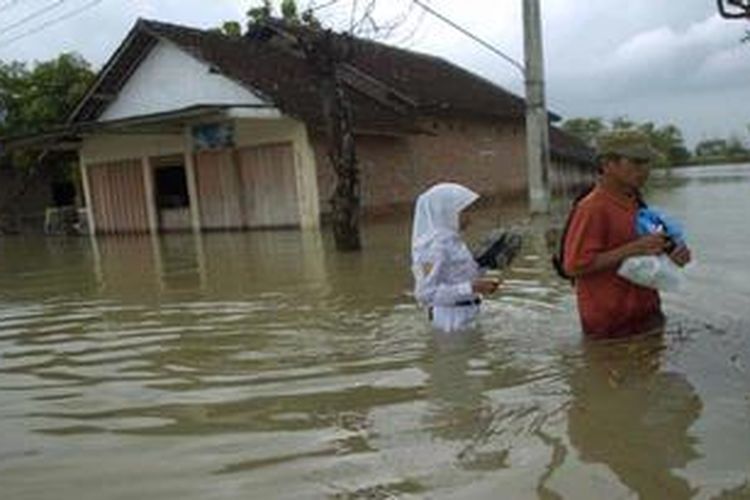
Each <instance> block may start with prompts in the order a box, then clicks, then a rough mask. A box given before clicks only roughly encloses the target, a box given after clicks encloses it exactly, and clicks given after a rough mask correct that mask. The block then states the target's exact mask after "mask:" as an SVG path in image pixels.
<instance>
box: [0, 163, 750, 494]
mask: <svg viewBox="0 0 750 500" xmlns="http://www.w3.org/2000/svg"><path fill="white" fill-rule="evenodd" d="M749 195H750V166H727V167H710V168H691V169H683V170H679V171H675V172H674V173H673V174H672V175H668V176H665V175H658V176H657V178H655V179H654V180H653V182H652V189H651V190H650V192H649V198H650V200H651V201H652V202H653V203H654V204H656V205H659V206H661V207H663V208H665V209H667V210H668V211H669V212H670V213H672V214H673V215H674V216H676V217H678V218H679V219H681V220H682V221H683V222H684V224H685V226H686V230H687V235H688V240H689V242H690V244H691V246H692V248H693V252H694V256H695V262H694V264H693V265H692V266H691V267H689V268H688V269H687V270H686V274H687V277H688V280H687V282H688V284H687V287H686V288H685V289H684V290H683V291H682V292H680V293H677V294H667V295H664V302H665V311H666V313H667V316H668V318H669V323H668V326H667V329H666V333H665V334H664V335H663V336H662V337H657V338H653V337H652V338H646V339H636V340H631V341H628V342H624V343H623V342H620V343H596V344H592V343H587V342H583V341H582V338H581V334H580V332H579V329H578V323H577V316H576V312H575V304H574V301H573V297H572V293H571V290H570V288H569V286H568V285H567V284H566V283H564V282H563V281H561V280H559V279H558V278H556V277H555V276H554V274H553V272H552V271H551V269H550V266H549V265H548V262H549V254H548V250H547V247H546V245H545V238H544V227H545V225H546V222H545V221H535V222H533V223H532V222H529V221H526V220H524V218H523V216H522V215H521V214H522V210H520V209H519V208H518V207H512V208H504V209H502V210H501V209H487V210H485V211H484V212H482V214H481V216H480V217H478V218H477V219H478V220H477V221H476V225H475V227H474V228H473V231H471V233H470V234H469V235H468V236H467V239H469V240H473V239H476V236H477V235H479V234H481V233H482V232H483V231H485V230H486V229H489V228H491V227H494V226H496V225H498V224H504V225H507V224H515V225H517V226H519V227H522V228H523V230H524V231H525V234H526V240H525V245H524V249H523V253H522V255H521V256H520V257H519V258H518V259H517V260H516V262H515V263H514V265H513V267H512V269H510V270H509V271H507V272H506V274H505V285H504V288H503V290H502V292H501V293H499V294H497V295H496V296H494V297H492V298H490V299H488V300H487V301H486V302H485V304H484V310H483V318H482V323H481V325H480V326H479V327H478V328H477V329H475V330H472V331H468V332H463V333H460V334H450V335H446V334H439V333H435V332H433V331H431V330H430V328H429V327H428V326H427V324H426V319H425V314H424V312H423V311H421V310H419V309H418V308H417V307H416V306H415V304H414V302H413V299H412V297H411V296H410V288H411V277H410V274H409V255H408V246H409V231H410V228H409V217H408V215H405V216H403V217H396V218H394V219H393V220H389V221H385V222H377V223H370V224H368V225H367V226H366V227H365V228H364V242H365V249H364V251H363V252H362V253H359V254H338V253H336V252H334V251H332V242H331V240H330V237H329V235H328V234H327V233H324V234H323V235H322V236H321V235H320V234H317V233H312V234H310V233H303V232H297V231H280V232H271V231H267V232H248V233H209V234H203V235H193V234H178V235H166V236H162V237H159V238H151V237H122V238H115V237H109V238H99V239H97V240H95V241H94V240H91V239H89V238H47V239H44V238H34V237H4V238H0V498H3V499H13V500H15V499H37V498H38V499H97V500H99V499H139V500H140V499H150V498H158V499H214V498H215V499H234V498H254V499H255V498H257V499H276V498H279V499H305V498H368V499H369V498H375V499H377V498H457V499H466V498H514V499H516V498H518V499H526V498H528V499H534V498H542V499H558V498H566V499H567V498H570V499H604V498H608V499H609V498H645V499H652V498H653V499H667V498H668V499H680V498H706V499H707V498H720V499H730V498H750V264H749V263H748V258H749V257H750V253H749V252H748V248H750V222H749V220H750V196H749Z"/></svg>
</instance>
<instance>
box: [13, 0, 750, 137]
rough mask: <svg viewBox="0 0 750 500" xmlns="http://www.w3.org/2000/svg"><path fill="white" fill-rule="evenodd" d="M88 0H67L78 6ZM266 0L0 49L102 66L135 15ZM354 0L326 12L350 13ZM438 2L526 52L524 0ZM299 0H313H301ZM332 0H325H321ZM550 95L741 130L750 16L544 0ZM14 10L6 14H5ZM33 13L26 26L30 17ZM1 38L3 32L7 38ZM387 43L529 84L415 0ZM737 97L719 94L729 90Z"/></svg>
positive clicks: (518, 54)
mask: <svg viewBox="0 0 750 500" xmlns="http://www.w3.org/2000/svg"><path fill="white" fill-rule="evenodd" d="M86 1H87V0H69V2H66V4H68V5H69V6H67V7H66V8H68V9H72V8H74V7H77V6H79V5H83V4H85V3H86ZM259 1H260V0H104V1H103V2H102V3H100V4H99V5H97V6H96V7H95V8H92V9H90V10H88V11H86V12H85V13H83V14H81V15H79V16H76V17H74V18H71V19H70V20H69V21H66V22H64V23H61V24H59V25H57V26H55V27H53V28H49V29H45V30H44V31H42V32H40V33H38V34H36V35H33V36H29V37H27V38H24V39H23V40H21V41H19V42H17V43H15V44H13V45H11V46H8V47H5V48H0V60H4V61H8V60H14V59H15V60H27V61H28V60H34V59H37V60H45V59H51V58H53V57H56V56H57V55H58V54H59V53H60V52H62V51H71V50H75V51H78V52H80V53H81V54H82V55H83V56H84V57H86V58H87V59H88V60H89V61H91V62H92V63H93V64H94V65H95V66H97V67H98V66H100V65H101V64H102V63H104V61H106V59H107V58H108V57H109V56H110V55H111V54H112V53H113V52H114V50H115V49H116V48H117V46H118V45H119V44H120V43H121V41H122V40H123V38H124V37H125V35H126V34H127V32H128V30H129V29H130V28H131V27H132V25H133V23H134V22H135V20H136V19H137V18H138V17H150V18H155V19H159V20H163V21H166V22H174V23H180V24H186V25H191V26H197V27H213V26H218V25H219V24H220V23H221V22H222V21H225V20H230V19H237V20H242V19H244V15H245V12H246V10H247V8H248V7H249V6H250V5H254V4H258V3H259ZM351 1H352V0H340V2H339V4H338V5H336V6H334V7H331V8H330V9H323V10H321V11H319V12H318V14H319V16H320V17H322V18H324V19H326V20H333V21H335V22H336V25H337V26H339V27H346V26H347V25H348V20H349V14H350V7H351V3H347V2H351ZM423 1H425V2H427V3H428V4H429V5H431V6H432V7H433V8H434V9H436V10H438V11H439V12H441V13H442V14H444V15H446V16H447V17H449V18H451V19H452V20H454V21H455V22H457V23H458V24H460V25H462V26H464V27H466V28H467V29H469V30H470V31H471V32H472V33H473V34H475V35H477V36H479V37H481V38H482V39H484V40H486V41H488V42H490V43H491V44H493V45H494V46H495V47H497V48H499V49H501V50H502V51H503V52H505V53H507V54H509V55H510V56H511V57H513V58H515V59H516V60H518V61H523V26H522V15H521V14H522V13H521V5H522V2H521V1H520V0H513V1H510V0H502V1H498V0H471V1H469V0H466V1H461V2H459V1H456V0H423ZM298 3H299V4H300V5H302V6H305V5H307V4H308V0H298ZM316 3H317V4H324V3H325V0H316ZM541 3H542V14H543V26H544V41H545V63H546V68H547V84H548V86H547V95H548V100H549V103H550V107H551V108H552V109H553V110H554V111H556V112H558V113H560V114H562V115H563V116H568V117H572V116H603V117H612V116H617V115H630V116H631V117H633V118H636V119H643V120H652V121H655V122H657V123H663V122H668V121H671V122H674V123H676V124H678V125H680V126H681V127H683V128H684V130H686V132H687V134H688V135H689V136H690V137H700V136H701V134H703V131H704V130H727V127H733V129H734V130H737V131H739V132H742V133H744V124H745V123H747V122H750V84H749V82H750V79H748V75H750V44H741V43H740V41H739V40H740V39H741V38H742V36H743V33H744V30H745V29H746V28H747V23H744V22H732V21H726V20H723V19H721V18H720V17H719V16H718V15H717V14H716V5H715V3H714V2H711V1H707V0H628V1H627V2H612V0H588V1H586V2H581V1H580V0H543V1H542V2H541ZM359 4H360V5H364V4H365V2H361V1H360V2H359ZM377 5H378V11H377V13H376V15H377V16H378V18H380V19H393V18H395V17H397V16H399V15H401V14H403V13H404V12H405V11H407V10H408V7H409V5H410V2H407V1H405V0H378V4H377ZM33 9H34V4H30V3H25V4H24V3H23V2H19V3H18V4H17V7H16V8H14V9H13V10H11V11H7V12H3V13H1V14H0V16H2V17H3V18H4V19H0V29H2V26H5V25H7V24H9V23H11V22H13V20H17V19H20V18H22V17H23V16H24V15H27V14H28V13H29V12H32V11H33ZM8 16H10V17H8ZM30 27H32V25H31V24H30V25H29V26H27V27H25V28H24V29H26V28H30ZM4 38H5V35H4V34H0V44H1V43H2V40H3V39H4ZM390 43H399V44H401V46H403V47H405V48H409V49H412V50H418V51H421V52H428V53H432V54H436V55H439V56H441V57H443V58H445V59H448V60H450V61H452V62H454V63H456V64H459V65H461V66H463V67H465V68H467V69H469V70H471V71H474V72H476V73H478V74H480V75H482V76H484V77H485V78H488V79H490V80H491V81H494V82H496V83H497V84H499V85H501V86H503V87H505V88H507V89H509V90H511V91H513V92H516V93H517V94H520V95H522V94H523V92H524V85H523V78H522V75H520V74H519V73H518V72H517V71H516V69H514V68H513V67H512V66H511V65H509V64H508V63H507V62H505V61H503V60H502V59H500V58H499V57H498V56H497V55H495V54H492V53H491V52H489V51H488V50H487V49H486V48H484V47H481V46H480V45H478V44H477V43H476V42H475V41H473V40H470V39H469V38H468V37H466V36H465V35H463V34H461V33H459V32H457V31H456V30H455V29H453V28H450V27H448V26H446V25H445V24H444V23H443V22H442V21H440V20H438V19H436V18H435V17H433V16H431V15H427V14H425V13H424V12H422V11H421V9H419V8H414V7H412V12H411V15H410V17H409V20H408V22H407V23H406V24H405V25H404V27H403V29H402V30H401V31H400V32H399V33H397V34H395V35H394V37H393V38H392V39H391V40H390ZM724 96H731V101H727V102H731V105H730V106H727V105H722V102H723V101H722V99H724V100H725V101H726V100H727V99H730V98H729V97H726V98H725V97H724Z"/></svg>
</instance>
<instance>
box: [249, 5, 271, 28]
mask: <svg viewBox="0 0 750 500" xmlns="http://www.w3.org/2000/svg"><path fill="white" fill-rule="evenodd" d="M271 14H272V8H271V0H263V4H262V5H261V6H260V7H252V8H250V9H248V11H247V18H248V20H249V21H250V22H251V23H260V22H263V21H266V20H268V18H270V17H271Z"/></svg>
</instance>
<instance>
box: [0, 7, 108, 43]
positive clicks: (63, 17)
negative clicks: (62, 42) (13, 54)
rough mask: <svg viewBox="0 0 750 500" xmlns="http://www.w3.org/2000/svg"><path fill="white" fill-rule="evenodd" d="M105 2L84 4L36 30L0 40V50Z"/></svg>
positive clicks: (37, 27) (39, 26)
mask: <svg viewBox="0 0 750 500" xmlns="http://www.w3.org/2000/svg"><path fill="white" fill-rule="evenodd" d="M103 1H104V0H93V1H92V2H89V3H87V4H84V5H82V6H81V7H79V8H77V9H74V10H71V11H69V12H67V13H65V14H63V15H61V16H58V17H56V18H54V19H50V20H49V21H47V22H46V23H42V24H40V25H38V26H36V27H35V28H32V29H30V30H28V31H25V32H23V33H21V34H19V35H17V36H14V37H12V38H8V39H6V40H0V49H2V48H5V47H7V46H8V45H11V44H13V43H15V42H17V41H18V40H21V39H23V38H26V37H27V36H31V35H34V34H36V33H39V32H40V31H43V30H45V29H47V28H49V27H51V26H54V25H56V24H58V23H60V22H62V21H65V20H66V19H69V18H71V17H73V16H76V15H78V14H80V13H82V12H84V11H86V10H89V9H91V8H93V7H95V6H96V5H98V4H100V3H102V2H103Z"/></svg>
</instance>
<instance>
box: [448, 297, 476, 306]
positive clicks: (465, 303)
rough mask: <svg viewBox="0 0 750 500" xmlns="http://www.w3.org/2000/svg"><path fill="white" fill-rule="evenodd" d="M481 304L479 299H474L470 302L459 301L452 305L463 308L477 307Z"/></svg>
mask: <svg viewBox="0 0 750 500" xmlns="http://www.w3.org/2000/svg"><path fill="white" fill-rule="evenodd" d="M481 303H482V299H480V298H479V297H476V298H474V299H470V300H459V301H458V302H456V303H455V304H453V305H454V306H456V307H464V306H478V305H479V304H481Z"/></svg>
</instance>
